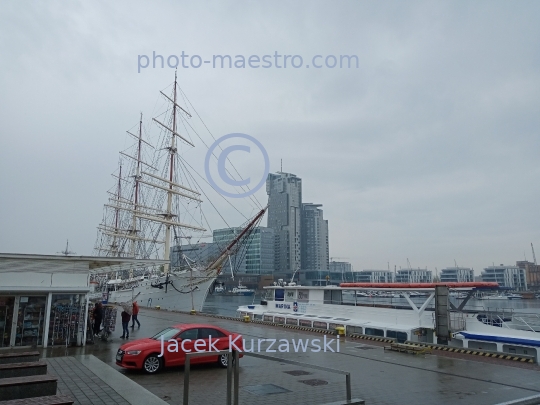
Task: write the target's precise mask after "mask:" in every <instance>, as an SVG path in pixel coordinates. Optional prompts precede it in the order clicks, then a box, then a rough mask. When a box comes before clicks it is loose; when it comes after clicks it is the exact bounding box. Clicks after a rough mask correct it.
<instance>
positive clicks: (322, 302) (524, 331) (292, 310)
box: [237, 283, 540, 358]
mask: <svg viewBox="0 0 540 405" xmlns="http://www.w3.org/2000/svg"><path fill="white" fill-rule="evenodd" d="M350 284H354V283H349V285H350ZM455 284H459V283H455ZM463 284H468V285H469V286H468V287H463V288H460V290H462V291H467V290H471V289H474V288H475V287H473V285H474V284H475V283H463ZM478 284H479V285H482V284H483V285H485V284H486V283H478ZM344 285H345V286H344V287H337V286H326V287H307V286H270V287H265V290H266V291H267V295H266V305H246V306H241V307H239V308H238V310H237V311H238V313H239V315H240V316H245V315H248V316H249V317H251V318H252V319H256V320H263V321H268V322H274V323H277V324H286V325H297V326H303V327H310V328H317V329H326V330H331V331H335V328H336V327H338V326H341V327H344V328H345V329H346V333H349V334H351V333H357V334H364V335H371V336H378V337H389V338H396V339H397V340H398V342H405V341H410V342H423V343H437V336H436V334H435V327H436V325H435V313H434V312H433V311H430V310H428V309H427V308H428V305H429V304H430V303H431V302H432V301H433V299H434V296H435V287H434V286H433V287H431V288H430V287H427V286H428V285H429V284H426V289H425V290H424V291H425V292H427V293H428V294H429V296H428V297H427V298H426V300H425V301H424V302H423V303H422V304H420V305H417V304H415V303H413V302H412V300H411V299H410V296H409V294H408V290H407V289H406V288H403V287H401V288H396V290H399V291H401V293H402V294H403V295H404V297H405V299H406V300H407V302H408V303H409V305H410V306H409V308H407V309H404V308H403V307H395V308H394V307H389V306H388V305H381V306H376V305H370V306H368V305H365V303H360V302H358V303H357V302H354V303H351V302H350V301H343V292H344V291H346V290H351V289H356V290H360V291H362V290H366V289H364V288H360V287H359V288H352V287H349V286H347V283H345V284H344ZM389 288H391V286H389V285H388V284H387V285H386V286H384V287H383V286H381V290H384V291H388V289H389ZM415 288H416V289H418V287H415ZM452 288H455V286H454V287H452ZM448 315H449V316H448V318H449V326H450V331H451V332H452V335H451V336H447V337H448V338H450V339H449V344H450V345H451V346H456V347H463V348H475V349H483V350H493V351H499V352H504V353H516V354H527V355H532V356H536V357H537V358H538V351H540V316H539V315H537V314H528V315H523V314H522V315H518V314H510V315H508V314H507V315H504V314H503V315H501V314H495V313H487V314H484V313H463V312H459V311H452V312H449V313H448Z"/></svg>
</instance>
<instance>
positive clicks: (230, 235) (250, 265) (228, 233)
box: [213, 226, 275, 274]
mask: <svg viewBox="0 0 540 405" xmlns="http://www.w3.org/2000/svg"><path fill="white" fill-rule="evenodd" d="M240 232H242V228H225V229H216V230H214V232H213V236H214V244H216V246H219V248H220V249H224V248H226V247H227V245H228V244H229V243H231V242H232V240H233V239H234V238H235V237H236V236H237V235H239V234H240ZM274 244H275V238H274V230H273V229H271V228H265V227H262V226H259V227H256V228H255V229H253V231H252V232H251V233H250V234H249V235H248V236H247V239H246V241H245V242H244V243H243V244H242V246H241V247H240V250H239V251H238V252H237V253H236V254H234V255H231V262H230V264H225V266H224V269H225V270H224V272H225V273H228V272H230V271H231V269H230V265H231V264H232V267H233V271H234V272H235V273H244V274H273V272H274Z"/></svg>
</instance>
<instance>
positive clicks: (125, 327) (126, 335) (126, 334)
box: [120, 309, 131, 339]
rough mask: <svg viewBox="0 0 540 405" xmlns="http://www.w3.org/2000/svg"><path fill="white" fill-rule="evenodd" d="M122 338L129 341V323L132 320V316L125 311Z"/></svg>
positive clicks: (123, 312) (123, 313)
mask: <svg viewBox="0 0 540 405" xmlns="http://www.w3.org/2000/svg"><path fill="white" fill-rule="evenodd" d="M121 316H122V336H120V337H121V338H122V339H129V330H128V327H129V321H130V320H131V315H130V314H128V313H127V312H126V310H125V309H124V310H123V311H122V314H121Z"/></svg>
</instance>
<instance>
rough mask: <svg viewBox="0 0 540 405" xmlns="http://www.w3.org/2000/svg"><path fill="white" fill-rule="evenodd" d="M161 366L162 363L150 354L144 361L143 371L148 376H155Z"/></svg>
mask: <svg viewBox="0 0 540 405" xmlns="http://www.w3.org/2000/svg"><path fill="white" fill-rule="evenodd" d="M162 365H163V362H162V361H161V358H159V357H158V356H157V355H155V354H151V355H150V356H148V357H147V358H146V359H145V360H144V363H143V370H144V371H146V372H147V373H148V374H155V373H157V372H158V371H159V370H161V367H162Z"/></svg>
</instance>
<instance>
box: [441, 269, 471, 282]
mask: <svg viewBox="0 0 540 405" xmlns="http://www.w3.org/2000/svg"><path fill="white" fill-rule="evenodd" d="M472 281H474V271H473V270H472V269H468V268H463V267H447V268H446V269H442V270H441V282H448V283H466V282H472Z"/></svg>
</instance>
